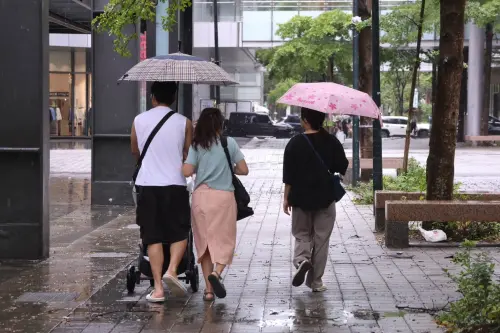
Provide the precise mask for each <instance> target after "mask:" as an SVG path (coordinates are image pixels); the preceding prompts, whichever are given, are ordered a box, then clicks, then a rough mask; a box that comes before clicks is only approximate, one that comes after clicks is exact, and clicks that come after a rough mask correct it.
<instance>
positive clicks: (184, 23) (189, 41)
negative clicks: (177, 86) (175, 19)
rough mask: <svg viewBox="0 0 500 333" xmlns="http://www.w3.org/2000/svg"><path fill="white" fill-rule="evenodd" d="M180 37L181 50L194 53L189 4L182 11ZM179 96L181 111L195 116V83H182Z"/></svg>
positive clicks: (191, 8) (189, 116)
mask: <svg viewBox="0 0 500 333" xmlns="http://www.w3.org/2000/svg"><path fill="white" fill-rule="evenodd" d="M179 25H180V29H179V30H180V32H181V33H180V39H181V41H182V44H181V51H182V52H183V53H186V54H191V55H192V54H193V7H192V6H189V7H188V8H186V10H185V11H184V12H181V14H180V19H179ZM179 98H180V99H181V104H179V106H182V107H181V108H179V112H180V113H181V114H183V115H184V116H186V117H188V118H189V119H192V118H193V102H192V101H193V85H192V84H182V85H181V90H180V91H179Z"/></svg>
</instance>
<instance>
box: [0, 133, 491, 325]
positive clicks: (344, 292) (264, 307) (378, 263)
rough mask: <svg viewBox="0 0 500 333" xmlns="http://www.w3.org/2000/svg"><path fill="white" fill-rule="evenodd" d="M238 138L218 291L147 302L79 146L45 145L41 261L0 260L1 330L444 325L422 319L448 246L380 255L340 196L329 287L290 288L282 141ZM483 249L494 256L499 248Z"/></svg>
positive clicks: (444, 285)
mask: <svg viewBox="0 0 500 333" xmlns="http://www.w3.org/2000/svg"><path fill="white" fill-rule="evenodd" d="M242 145H243V152H244V153H245V155H246V157H247V160H248V162H249V166H250V169H251V175H250V176H249V177H242V178H241V179H242V180H243V182H244V184H245V186H246V187H247V189H248V190H249V192H250V195H251V197H252V204H253V206H254V207H255V215H254V216H253V217H251V218H249V219H247V220H244V221H240V222H238V240H237V247H236V251H235V259H234V263H233V265H232V266H231V267H230V268H229V269H228V270H227V271H226V272H225V274H224V283H225V285H226V288H227V289H228V297H227V298H225V299H222V300H217V301H216V302H215V303H213V304H209V303H206V302H203V301H202V291H203V286H200V289H201V290H200V291H199V292H198V293H189V294H188V295H187V296H186V297H185V298H175V297H169V298H168V300H167V302H166V303H165V304H164V305H151V304H148V303H147V302H146V301H145V296H146V294H147V291H148V287H149V283H148V282H147V281H145V282H142V283H141V284H140V285H138V286H137V287H136V290H135V293H134V294H128V293H127V291H126V287H125V280H126V279H125V276H126V270H127V268H128V267H129V265H130V264H132V263H133V262H134V261H135V258H136V256H137V244H138V230H137V229H136V227H135V225H134V214H133V212H132V211H131V210H130V209H127V208H123V207H122V208H120V207H92V208H91V207H90V205H89V204H90V202H89V195H90V181H89V179H90V175H89V171H90V169H89V167H90V163H89V161H87V158H88V159H90V155H89V153H88V151H86V150H54V151H52V154H51V165H52V166H54V165H58V167H57V168H53V170H52V172H51V175H52V177H51V200H52V203H51V257H50V259H49V260H46V261H44V262H40V263H33V262H15V263H11V262H2V263H1V264H0V332H26V333H32V332H33V333H34V332H36V333H38V332H57V333H61V332H68V333H82V332H84V333H91V332H93V333H95V332H100V333H104V332H106V333H109V332H113V333H118V332H119V333H136V332H137V333H138V332H142V333H154V332H210V333H212V332H213V333H216V332H233V333H238V332H339V333H343V332H351V333H355V332H367V333H368V332H377V333H379V332H387V333H393V332H418V333H424V332H442V330H441V329H439V328H438V327H437V326H436V324H435V323H434V321H433V317H432V315H433V314H434V313H435V312H437V311H439V310H441V309H443V308H444V307H446V306H447V305H448V304H449V302H450V301H453V300H455V299H457V298H458V297H459V296H460V295H459V294H458V293H457V292H456V287H455V285H454V284H453V282H452V281H451V280H450V278H449V277H447V275H446V274H445V273H444V272H443V269H444V268H448V269H450V270H451V271H456V269H457V268H456V267H454V265H453V264H452V263H451V262H450V259H449V257H450V256H451V255H452V254H453V253H454V252H455V250H453V249H433V248H429V249H410V250H409V251H405V252H404V253H403V255H398V254H397V253H395V252H392V251H389V250H387V249H385V248H384V247H382V246H380V245H379V243H378V241H377V239H376V235H375V234H374V233H373V227H374V220H373V212H372V208H371V207H368V206H355V205H353V203H352V202H351V201H350V200H349V199H348V198H345V199H343V200H342V201H341V203H339V204H338V205H337V222H336V227H335V230H334V233H333V235H332V239H331V242H330V250H329V262H328V265H327V269H326V272H325V277H324V281H325V283H326V285H327V286H328V291H326V292H324V293H312V292H310V291H309V290H308V289H307V288H306V287H300V288H292V287H291V278H292V274H293V269H292V267H291V265H290V262H291V258H292V246H293V240H292V237H291V235H290V227H291V223H290V219H289V217H288V216H286V215H284V214H283V213H282V212H281V196H282V185H281V170H282V149H283V146H284V142H282V141H280V140H252V141H250V142H244V143H242ZM75 152H77V153H75ZM87 155H88V156H87ZM78 156H80V157H79V158H76V159H75V157H78ZM464 156H465V155H464ZM489 157H492V158H493V159H495V153H491V154H490V156H489ZM477 158H479V157H477ZM87 163H88V165H87ZM479 172H482V171H479ZM488 172H491V170H490V171H488ZM472 175H473V174H471V176H472ZM498 176H499V175H497V178H500V177H498ZM492 177H493V176H492ZM471 178H472V177H471ZM478 179H479V178H478ZM487 251H489V252H490V254H491V255H492V257H494V258H495V260H497V261H498V260H500V253H499V251H497V250H496V249H487Z"/></svg>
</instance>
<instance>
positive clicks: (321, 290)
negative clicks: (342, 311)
mask: <svg viewBox="0 0 500 333" xmlns="http://www.w3.org/2000/svg"><path fill="white" fill-rule="evenodd" d="M327 290H328V288H327V287H326V286H325V285H322V286H321V287H318V288H312V291H313V292H314V293H321V292H323V291H327Z"/></svg>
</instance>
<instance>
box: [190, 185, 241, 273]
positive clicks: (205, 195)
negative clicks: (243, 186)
mask: <svg viewBox="0 0 500 333" xmlns="http://www.w3.org/2000/svg"><path fill="white" fill-rule="evenodd" d="M192 199H193V201H192V204H191V212H192V220H191V223H192V228H193V237H194V244H195V246H196V253H197V254H198V262H200V258H201V257H203V255H204V254H205V253H206V252H207V250H208V251H209V252H210V257H211V259H212V263H214V264H216V263H218V264H223V265H230V264H231V263H232V261H233V255H234V249H235V247H236V214H237V210H236V200H235V199H234V193H233V192H229V191H219V190H214V189H211V188H209V187H208V186H207V185H201V186H199V187H198V188H197V189H196V190H195V191H194V193H193V197H192Z"/></svg>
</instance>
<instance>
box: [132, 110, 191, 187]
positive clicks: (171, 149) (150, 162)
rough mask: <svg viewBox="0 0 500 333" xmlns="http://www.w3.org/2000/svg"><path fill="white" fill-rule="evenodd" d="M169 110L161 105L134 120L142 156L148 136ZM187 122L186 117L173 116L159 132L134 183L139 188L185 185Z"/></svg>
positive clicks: (175, 114)
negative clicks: (183, 166)
mask: <svg viewBox="0 0 500 333" xmlns="http://www.w3.org/2000/svg"><path fill="white" fill-rule="evenodd" d="M170 111H172V110H171V109H170V108H168V107H165V106H158V107H155V108H153V109H151V110H149V111H146V112H143V113H141V114H140V115H138V116H137V117H135V120H134V127H135V132H136V134H137V143H138V145H139V151H140V152H141V153H142V150H143V148H144V145H145V144H146V140H147V139H148V137H149V134H150V133H151V132H152V131H153V129H154V128H155V127H156V125H157V124H158V123H159V122H160V120H161V119H162V118H163V117H164V116H165V115H166V114H167V113H169V112H170ZM186 121H187V118H186V117H184V116H182V115H180V114H178V113H174V114H173V115H172V116H171V117H170V118H169V119H168V120H167V121H166V122H165V124H163V126H162V127H161V129H160V130H159V131H158V133H156V135H155V137H154V139H153V141H151V144H150V145H149V148H148V151H147V152H146V155H145V156H144V160H143V161H142V166H141V169H140V170H139V174H138V176H137V180H136V182H135V183H136V184H137V185H142V186H170V185H180V186H186V178H185V177H184V175H183V174H182V164H183V158H184V156H183V149H184V139H185V136H186V132H185V131H186Z"/></svg>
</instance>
